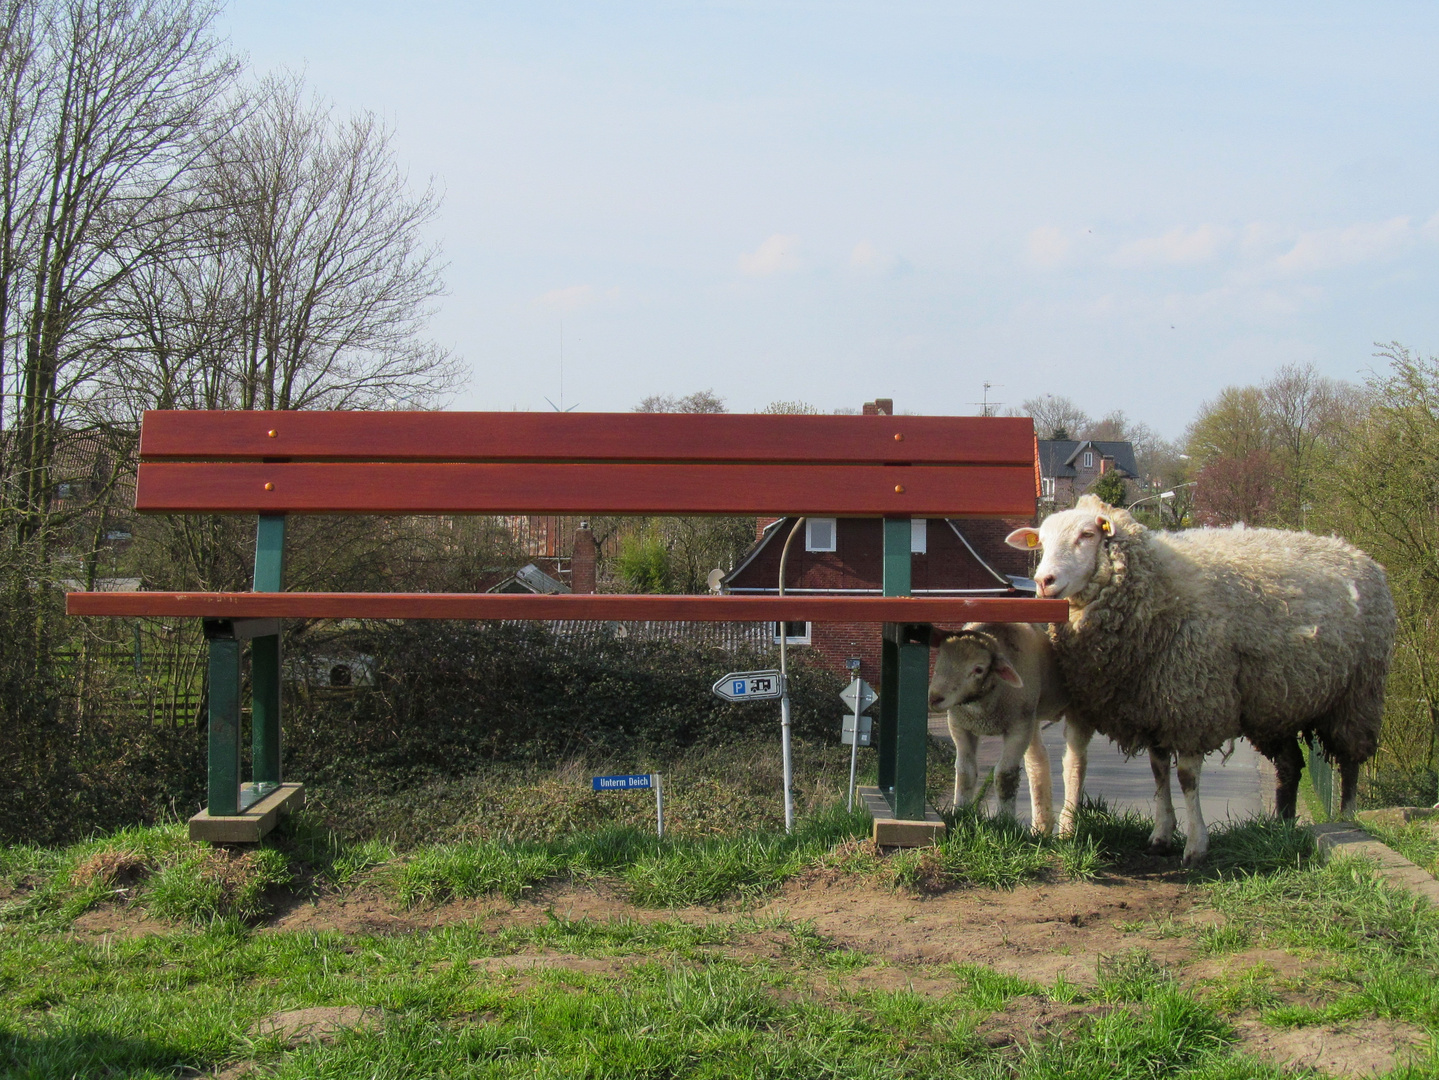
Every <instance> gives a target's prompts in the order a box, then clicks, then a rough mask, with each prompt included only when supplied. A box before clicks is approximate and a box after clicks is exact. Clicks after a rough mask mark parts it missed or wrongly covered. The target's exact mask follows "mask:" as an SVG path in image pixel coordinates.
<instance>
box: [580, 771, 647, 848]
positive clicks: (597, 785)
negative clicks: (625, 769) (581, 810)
mask: <svg viewBox="0 0 1439 1080" xmlns="http://www.w3.org/2000/svg"><path fill="white" fill-rule="evenodd" d="M591 784H592V785H593V787H594V790H596V791H646V790H653V791H654V793H655V832H656V833H657V834H658V835H659V836H661V837H663V836H664V834H665V789H664V783H663V781H662V780H661V779H660V774H659V773H625V774H623V775H621V776H596V777H594V778H593V779H592V780H591Z"/></svg>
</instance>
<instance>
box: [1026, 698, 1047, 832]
mask: <svg viewBox="0 0 1439 1080" xmlns="http://www.w3.org/2000/svg"><path fill="white" fill-rule="evenodd" d="M1024 773H1025V775H1026V776H1027V777H1028V778H1029V816H1030V820H1031V823H1032V824H1033V826H1034V831H1035V832H1037V833H1040V834H1042V835H1044V836H1048V835H1049V834H1050V833H1052V832H1053V831H1054V784H1053V782H1052V781H1051V780H1050V778H1049V751H1048V750H1046V749H1045V748H1044V740H1043V739H1042V738H1040V736H1039V724H1038V723H1037V722H1036V723H1035V725H1034V734H1033V735H1032V736H1031V738H1030V740H1029V749H1028V750H1026V751H1025V752H1024Z"/></svg>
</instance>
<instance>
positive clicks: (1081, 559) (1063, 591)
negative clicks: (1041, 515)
mask: <svg viewBox="0 0 1439 1080" xmlns="http://www.w3.org/2000/svg"><path fill="white" fill-rule="evenodd" d="M1143 530H1144V526H1143V525H1140V524H1139V523H1138V522H1137V521H1135V520H1134V518H1133V517H1131V516H1130V515H1129V512H1128V511H1126V510H1120V509H1116V508H1115V507H1113V506H1110V505H1109V504H1108V503H1106V502H1104V501H1103V500H1101V499H1100V498H1098V497H1097V496H1095V495H1083V496H1081V497H1080V499H1079V502H1078V503H1076V504H1075V507H1074V509H1073V510H1061V511H1059V512H1058V513H1054V514H1050V515H1049V516H1048V517H1047V518H1045V519H1044V520H1043V521H1042V522H1040V524H1039V528H1038V529H1015V530H1014V532H1012V533H1010V534H1009V536H1007V537H1006V538H1005V542H1006V543H1007V544H1009V546H1010V547H1016V548H1019V549H1020V550H1021V551H1032V550H1034V549H1035V548H1041V549H1043V551H1044V557H1043V558H1042V559H1040V560H1039V566H1038V568H1036V569H1035V571H1034V581H1035V584H1036V585H1037V586H1038V587H1039V595H1040V596H1048V597H1053V598H1054V599H1056V600H1068V599H1069V598H1070V597H1073V596H1078V595H1079V594H1080V593H1082V592H1084V590H1085V589H1087V588H1088V587H1089V585H1090V583H1091V582H1094V581H1096V580H1097V579H1099V578H1104V577H1106V576H1107V575H1108V573H1109V563H1108V560H1107V559H1106V558H1104V555H1105V549H1106V547H1107V545H1108V543H1109V541H1110V540H1111V539H1113V538H1115V537H1126V536H1131V535H1134V534H1136V533H1139V532H1142V531H1143Z"/></svg>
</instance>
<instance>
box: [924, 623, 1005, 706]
mask: <svg viewBox="0 0 1439 1080" xmlns="http://www.w3.org/2000/svg"><path fill="white" fill-rule="evenodd" d="M1000 679H1003V680H1004V681H1005V682H1007V683H1009V684H1010V685H1011V686H1014V687H1022V686H1024V680H1023V679H1021V678H1020V677H1019V672H1017V671H1015V670H1014V666H1013V665H1012V664H1011V663H1010V662H1009V660H1008V658H1006V657H1005V656H1004V654H1003V653H997V652H995V651H993V650H992V649H991V648H990V647H989V646H988V645H987V644H985V642H983V641H981V640H980V639H979V638H976V637H973V636H971V635H969V634H960V635H958V636H956V637H952V638H946V639H945V640H944V641H942V642H940V644H939V654H938V655H937V656H936V657H935V658H934V678H933V679H931V680H930V682H929V707H930V708H931V709H932V710H934V711H935V712H942V711H944V710H946V709H952V708H954V707H955V706H956V705H968V704H969V703H970V702H972V701H978V700H979V699H980V698H982V697H984V696H985V695H986V694H988V693H989V692H990V691H991V690H992V689H994V687H995V685H996V682H997V681H998V680H1000Z"/></svg>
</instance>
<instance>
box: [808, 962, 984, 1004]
mask: <svg viewBox="0 0 1439 1080" xmlns="http://www.w3.org/2000/svg"><path fill="white" fill-rule="evenodd" d="M835 986H839V987H841V988H843V989H844V990H847V991H855V990H882V991H887V992H890V993H894V992H897V991H902V990H908V991H909V992H910V993H913V994H918V995H919V996H920V997H924V998H930V999H933V1000H938V999H939V998H942V997H946V996H948V995H949V994H952V993H954V991H955V990H956V989H958V987H959V980H958V979H951V978H947V977H944V976H939V975H936V973H934V972H931V971H923V970H921V971H915V970H914V969H913V968H905V967H895V966H893V965H885V966H883V967H868V968H860V969H859V970H858V971H847V972H845V973H844V974H843V975H830V976H829V977H828V979H827V980H825V982H823V983H822V984H819V985H817V987H816V988H817V989H821V990H827V989H832V988H833V987H835Z"/></svg>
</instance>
